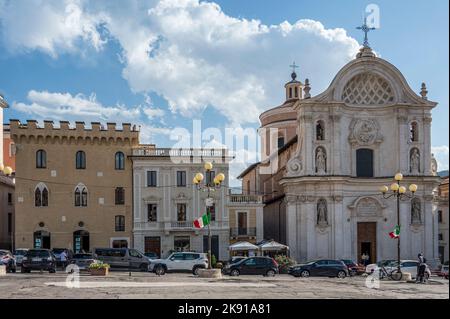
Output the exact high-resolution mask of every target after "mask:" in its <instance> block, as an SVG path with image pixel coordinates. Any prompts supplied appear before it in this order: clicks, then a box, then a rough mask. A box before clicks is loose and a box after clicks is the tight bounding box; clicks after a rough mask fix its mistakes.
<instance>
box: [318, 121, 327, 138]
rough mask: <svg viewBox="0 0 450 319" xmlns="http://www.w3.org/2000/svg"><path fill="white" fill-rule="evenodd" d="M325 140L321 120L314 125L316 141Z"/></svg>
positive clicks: (323, 125) (323, 126)
mask: <svg viewBox="0 0 450 319" xmlns="http://www.w3.org/2000/svg"><path fill="white" fill-rule="evenodd" d="M324 139H325V124H324V123H323V121H322V120H320V121H317V123H316V140H317V141H323V140H324Z"/></svg>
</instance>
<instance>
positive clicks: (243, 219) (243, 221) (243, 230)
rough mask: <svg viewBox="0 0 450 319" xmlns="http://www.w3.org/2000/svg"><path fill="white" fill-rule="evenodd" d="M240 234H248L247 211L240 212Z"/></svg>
mask: <svg viewBox="0 0 450 319" xmlns="http://www.w3.org/2000/svg"><path fill="white" fill-rule="evenodd" d="M237 222H238V235H247V212H238V220H237Z"/></svg>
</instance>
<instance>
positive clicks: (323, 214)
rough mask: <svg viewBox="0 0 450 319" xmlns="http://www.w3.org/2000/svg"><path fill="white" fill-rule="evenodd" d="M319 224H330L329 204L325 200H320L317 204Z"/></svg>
mask: <svg viewBox="0 0 450 319" xmlns="http://www.w3.org/2000/svg"><path fill="white" fill-rule="evenodd" d="M317 224H318V225H327V224H328V216H327V203H326V202H325V201H324V200H320V201H319V202H318V203H317Z"/></svg>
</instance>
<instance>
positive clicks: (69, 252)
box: [52, 248, 73, 267]
mask: <svg viewBox="0 0 450 319" xmlns="http://www.w3.org/2000/svg"><path fill="white" fill-rule="evenodd" d="M63 251H65V252H66V256H67V260H66V263H65V265H63V262H62V261H61V253H62V252H63ZM52 253H53V255H55V258H56V266H58V267H66V266H67V265H68V264H70V261H71V260H72V257H73V251H72V250H70V249H67V248H53V249H52Z"/></svg>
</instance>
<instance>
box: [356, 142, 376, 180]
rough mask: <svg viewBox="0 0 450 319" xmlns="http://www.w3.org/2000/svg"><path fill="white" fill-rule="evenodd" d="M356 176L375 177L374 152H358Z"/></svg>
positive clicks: (364, 149)
mask: <svg viewBox="0 0 450 319" xmlns="http://www.w3.org/2000/svg"><path fill="white" fill-rule="evenodd" d="M356 176H357V177H373V150H371V149H369V148H360V149H358V150H356Z"/></svg>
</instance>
